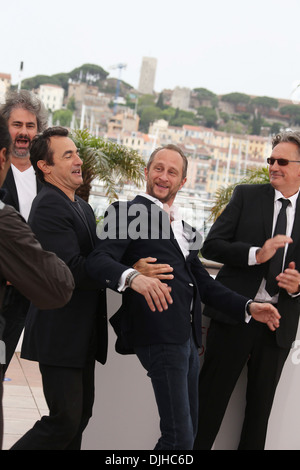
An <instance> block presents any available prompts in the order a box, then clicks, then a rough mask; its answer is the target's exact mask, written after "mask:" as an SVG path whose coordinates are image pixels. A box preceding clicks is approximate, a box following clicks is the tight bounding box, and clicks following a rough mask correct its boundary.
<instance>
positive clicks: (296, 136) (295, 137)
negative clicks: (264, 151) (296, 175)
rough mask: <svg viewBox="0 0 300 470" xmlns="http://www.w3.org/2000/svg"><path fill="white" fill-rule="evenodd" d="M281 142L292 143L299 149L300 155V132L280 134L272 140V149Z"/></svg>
mask: <svg viewBox="0 0 300 470" xmlns="http://www.w3.org/2000/svg"><path fill="white" fill-rule="evenodd" d="M281 142H290V143H291V144H295V145H297V147H298V153H299V155H300V132H299V131H283V132H280V134H277V135H275V137H274V138H273V140H272V149H273V148H274V147H276V145H278V144H280V143H281Z"/></svg>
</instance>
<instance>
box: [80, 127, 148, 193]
mask: <svg viewBox="0 0 300 470" xmlns="http://www.w3.org/2000/svg"><path fill="white" fill-rule="evenodd" d="M71 137H72V139H73V141H74V142H75V145H76V146H77V148H78V149H79V155H80V158H81V159H82V161H83V165H82V177H83V183H82V185H81V186H80V187H79V188H78V190H77V191H76V194H78V196H80V197H82V198H83V199H84V200H85V201H88V199H89V195H90V190H91V187H92V182H93V180H94V179H95V178H98V179H100V180H102V181H103V182H104V186H105V190H106V196H107V197H108V199H109V201H110V202H111V201H112V200H113V199H117V198H118V196H117V192H116V190H117V188H118V189H119V188H120V187H122V186H123V185H124V184H125V183H126V182H132V183H134V184H135V185H136V186H140V185H141V183H142V182H143V181H144V167H145V161H144V160H143V158H142V157H141V156H140V155H139V154H138V152H136V151H135V150H132V149H129V148H127V147H125V146H122V145H118V144H115V143H113V142H110V141H106V140H104V139H102V138H97V137H93V136H92V135H91V134H90V133H89V131H88V130H87V129H84V130H75V131H73V132H72V135H71Z"/></svg>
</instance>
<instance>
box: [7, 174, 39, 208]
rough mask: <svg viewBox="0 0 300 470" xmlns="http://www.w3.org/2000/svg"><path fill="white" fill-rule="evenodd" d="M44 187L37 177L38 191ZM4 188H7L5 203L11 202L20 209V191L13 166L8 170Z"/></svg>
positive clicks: (10, 203)
mask: <svg viewBox="0 0 300 470" xmlns="http://www.w3.org/2000/svg"><path fill="white" fill-rule="evenodd" d="M42 187H43V184H42V183H41V181H40V180H39V179H38V178H37V177H36V188H37V193H38V192H39V191H40V190H41V188H42ZM2 188H3V189H4V190H5V193H4V197H3V199H2V200H3V202H4V203H5V204H9V205H10V206H13V207H14V208H15V209H16V210H17V211H19V210H20V205H19V198H18V192H17V187H16V183H15V179H14V174H13V172H12V169H11V168H9V170H8V172H7V176H6V178H5V181H4V183H3V186H2Z"/></svg>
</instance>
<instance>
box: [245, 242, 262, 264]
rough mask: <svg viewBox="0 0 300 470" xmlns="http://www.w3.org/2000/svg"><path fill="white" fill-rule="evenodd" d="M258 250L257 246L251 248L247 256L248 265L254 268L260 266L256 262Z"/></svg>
mask: <svg viewBox="0 0 300 470" xmlns="http://www.w3.org/2000/svg"><path fill="white" fill-rule="evenodd" d="M257 250H260V247H259V246H251V248H250V250H249V254H248V265H249V266H255V265H256V264H260V263H258V262H257V261H256V252H257Z"/></svg>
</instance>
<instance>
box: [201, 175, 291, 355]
mask: <svg viewBox="0 0 300 470" xmlns="http://www.w3.org/2000/svg"><path fill="white" fill-rule="evenodd" d="M273 212H274V189H273V187H272V186H271V185H270V184H264V185H240V186H238V187H237V188H236V189H235V191H234V193H233V195H232V198H231V201H230V202H229V204H228V205H227V207H226V209H225V210H224V212H223V213H222V214H221V215H220V217H218V219H217V220H216V222H215V223H214V225H213V227H212V228H211V230H210V232H209V234H208V236H207V238H206V240H205V242H204V245H203V247H202V249H201V252H202V254H203V256H204V257H205V258H206V259H210V260H214V261H218V262H220V263H223V264H224V266H223V267H222V268H221V270H220V272H219V274H218V276H217V279H218V280H219V281H220V282H221V283H222V284H224V285H225V286H227V287H229V288H231V289H233V290H235V291H236V292H238V293H240V294H242V295H246V296H249V297H251V298H254V297H255V295H256V293H257V291H258V289H259V286H260V283H261V281H262V278H263V277H264V275H265V273H266V269H267V264H268V263H264V264H261V265H256V266H248V254H249V249H250V247H251V246H258V247H261V246H262V245H263V244H264V242H265V241H266V240H267V239H268V238H270V237H271V236H272V223H273ZM299 217H300V201H299V198H298V201H297V209H296V214H295V222H294V227H293V231H292V239H293V244H291V245H289V248H288V252H287V256H286V260H285V265H286V266H287V265H288V264H289V262H291V261H295V262H296V269H299V270H300V222H299V220H300V219H299ZM299 300H300V298H299V297H297V298H292V297H291V296H290V295H288V294H287V292H286V291H285V290H283V289H280V293H279V300H278V310H279V312H280V314H281V317H282V318H281V320H280V328H278V329H277V331H276V338H277V344H278V345H279V346H281V347H286V348H289V347H290V346H291V343H292V342H293V340H294V338H295V335H296V332H297V326H298V319H299V313H300V304H299ZM204 314H206V315H208V316H210V317H211V318H215V319H217V320H222V321H224V320H225V321H228V322H230V320H229V319H228V318H227V320H226V319H225V318H224V316H223V315H221V314H220V312H218V311H217V310H216V309H212V308H206V309H205V311H204Z"/></svg>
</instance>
